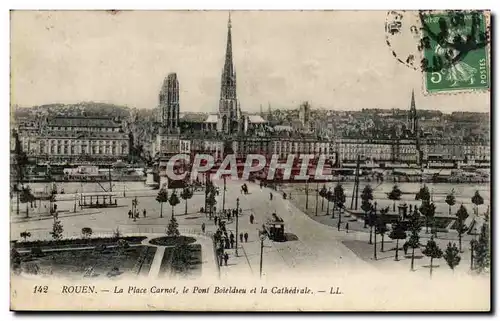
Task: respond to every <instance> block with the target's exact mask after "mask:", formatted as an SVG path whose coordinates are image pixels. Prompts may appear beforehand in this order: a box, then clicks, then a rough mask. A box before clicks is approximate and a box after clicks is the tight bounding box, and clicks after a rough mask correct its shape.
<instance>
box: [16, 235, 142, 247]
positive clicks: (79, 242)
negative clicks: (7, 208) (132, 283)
mask: <svg viewBox="0 0 500 321" xmlns="http://www.w3.org/2000/svg"><path fill="white" fill-rule="evenodd" d="M118 239H121V240H125V241H127V243H129V244H140V243H141V242H142V241H143V240H145V239H146V236H125V237H119V238H116V237H96V238H86V239H85V238H79V239H64V240H44V241H31V242H15V243H14V248H16V249H31V248H34V247H39V248H68V247H77V246H80V247H81V246H97V245H101V244H104V245H111V244H115V243H116V242H117V241H118Z"/></svg>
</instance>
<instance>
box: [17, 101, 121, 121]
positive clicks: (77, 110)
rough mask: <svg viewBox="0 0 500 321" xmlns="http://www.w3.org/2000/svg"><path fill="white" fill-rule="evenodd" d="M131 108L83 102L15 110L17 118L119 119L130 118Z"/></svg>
mask: <svg viewBox="0 0 500 321" xmlns="http://www.w3.org/2000/svg"><path fill="white" fill-rule="evenodd" d="M130 112H131V108H130V107H127V106H121V105H115V104H107V103H97V102H81V103H77V104H48V105H40V106H33V107H18V108H15V109H14V116H15V118H24V117H28V118H29V117H33V116H39V115H44V116H48V117H54V116H88V117H91V116H92V117H119V118H129V117H130Z"/></svg>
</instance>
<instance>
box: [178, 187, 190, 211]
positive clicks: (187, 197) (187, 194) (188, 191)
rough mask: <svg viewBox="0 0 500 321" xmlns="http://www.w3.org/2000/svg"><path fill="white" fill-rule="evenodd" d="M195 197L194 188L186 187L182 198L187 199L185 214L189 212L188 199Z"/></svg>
mask: <svg viewBox="0 0 500 321" xmlns="http://www.w3.org/2000/svg"><path fill="white" fill-rule="evenodd" d="M191 197H193V190H192V189H191V188H189V187H186V188H184V189H183V190H182V193H181V198H182V199H183V200H184V201H185V205H186V207H185V208H184V215H187V212H188V200H189V199H191Z"/></svg>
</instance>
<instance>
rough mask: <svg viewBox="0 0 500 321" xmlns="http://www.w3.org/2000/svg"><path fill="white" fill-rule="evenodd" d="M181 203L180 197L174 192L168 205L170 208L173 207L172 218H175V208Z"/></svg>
mask: <svg viewBox="0 0 500 321" xmlns="http://www.w3.org/2000/svg"><path fill="white" fill-rule="evenodd" d="M180 202H181V201H180V200H179V197H178V196H177V193H176V192H175V190H174V192H173V193H172V194H171V195H170V198H169V199H168V203H169V204H170V206H172V217H174V208H175V207H176V206H177V205H178V204H179V203H180Z"/></svg>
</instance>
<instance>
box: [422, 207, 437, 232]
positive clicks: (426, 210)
mask: <svg viewBox="0 0 500 321" xmlns="http://www.w3.org/2000/svg"><path fill="white" fill-rule="evenodd" d="M419 210H420V213H422V215H423V216H424V217H425V233H429V222H431V221H434V214H435V213H436V206H435V205H434V203H429V202H422V205H421V206H420V208H419Z"/></svg>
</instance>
